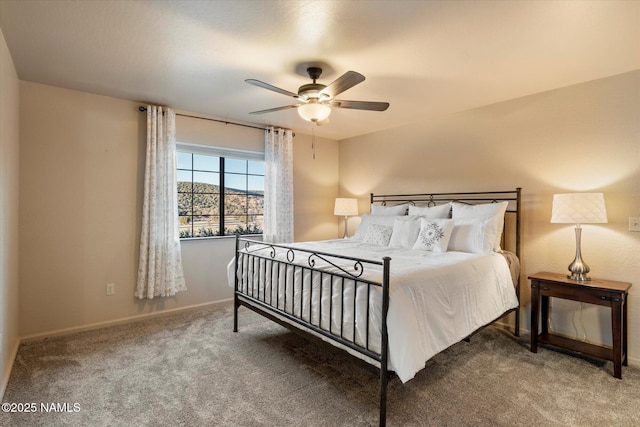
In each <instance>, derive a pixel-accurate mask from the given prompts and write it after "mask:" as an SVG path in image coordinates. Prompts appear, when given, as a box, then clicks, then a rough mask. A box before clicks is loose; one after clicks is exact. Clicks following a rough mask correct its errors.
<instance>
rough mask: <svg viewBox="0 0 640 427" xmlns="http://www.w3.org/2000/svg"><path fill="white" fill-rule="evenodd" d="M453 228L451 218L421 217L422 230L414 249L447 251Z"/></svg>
mask: <svg viewBox="0 0 640 427" xmlns="http://www.w3.org/2000/svg"><path fill="white" fill-rule="evenodd" d="M452 230H453V220H451V219H427V218H420V231H419V232H418V238H417V239H416V243H415V244H414V245H413V249H422V250H427V251H432V252H446V251H447V247H448V246H449V239H450V238H451V231H452Z"/></svg>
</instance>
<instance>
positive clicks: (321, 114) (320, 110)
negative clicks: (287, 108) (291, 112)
mask: <svg viewBox="0 0 640 427" xmlns="http://www.w3.org/2000/svg"><path fill="white" fill-rule="evenodd" d="M298 114H300V117H302V118H303V119H305V120H307V121H310V122H321V121H323V120H324V119H326V118H327V117H329V114H331V107H329V106H328V105H325V104H319V103H317V102H309V103H307V104H303V105H301V106H299V107H298Z"/></svg>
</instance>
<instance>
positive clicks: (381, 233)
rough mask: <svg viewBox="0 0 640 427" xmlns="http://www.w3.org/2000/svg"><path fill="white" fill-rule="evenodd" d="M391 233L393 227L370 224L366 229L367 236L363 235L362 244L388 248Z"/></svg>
mask: <svg viewBox="0 0 640 427" xmlns="http://www.w3.org/2000/svg"><path fill="white" fill-rule="evenodd" d="M392 232H393V227H391V226H388V225H381V224H371V225H370V226H369V228H368V229H367V234H365V236H364V239H363V240H362V241H363V242H364V243H369V244H372V245H379V246H388V245H389V240H390V239H391V233H392Z"/></svg>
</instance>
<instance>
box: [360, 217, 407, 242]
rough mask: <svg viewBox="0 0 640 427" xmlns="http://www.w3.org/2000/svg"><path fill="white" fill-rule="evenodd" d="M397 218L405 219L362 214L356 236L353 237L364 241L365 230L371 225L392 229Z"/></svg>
mask: <svg viewBox="0 0 640 427" xmlns="http://www.w3.org/2000/svg"><path fill="white" fill-rule="evenodd" d="M398 217H400V218H406V216H405V215H400V216H398V215H395V216H391V215H369V214H364V215H362V216H361V218H362V220H361V221H360V225H359V226H358V229H357V230H356V234H355V235H354V236H353V237H354V238H356V239H359V240H362V239H364V236H365V235H366V234H367V229H368V228H369V226H370V225H372V224H380V225H387V226H389V227H393V223H394V222H395V220H396V218H398Z"/></svg>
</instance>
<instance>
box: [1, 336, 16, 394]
mask: <svg viewBox="0 0 640 427" xmlns="http://www.w3.org/2000/svg"><path fill="white" fill-rule="evenodd" d="M20 343H21V340H20V339H17V340H16V343H15V345H14V346H13V349H12V351H11V358H10V360H11V363H9V364H8V366H6V368H5V369H4V372H2V384H0V387H1V388H0V401H3V400H4V392H5V390H6V389H7V384H9V377H10V376H11V370H12V369H13V365H14V363H15V361H16V356H17V355H18V349H19V348H20Z"/></svg>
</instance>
